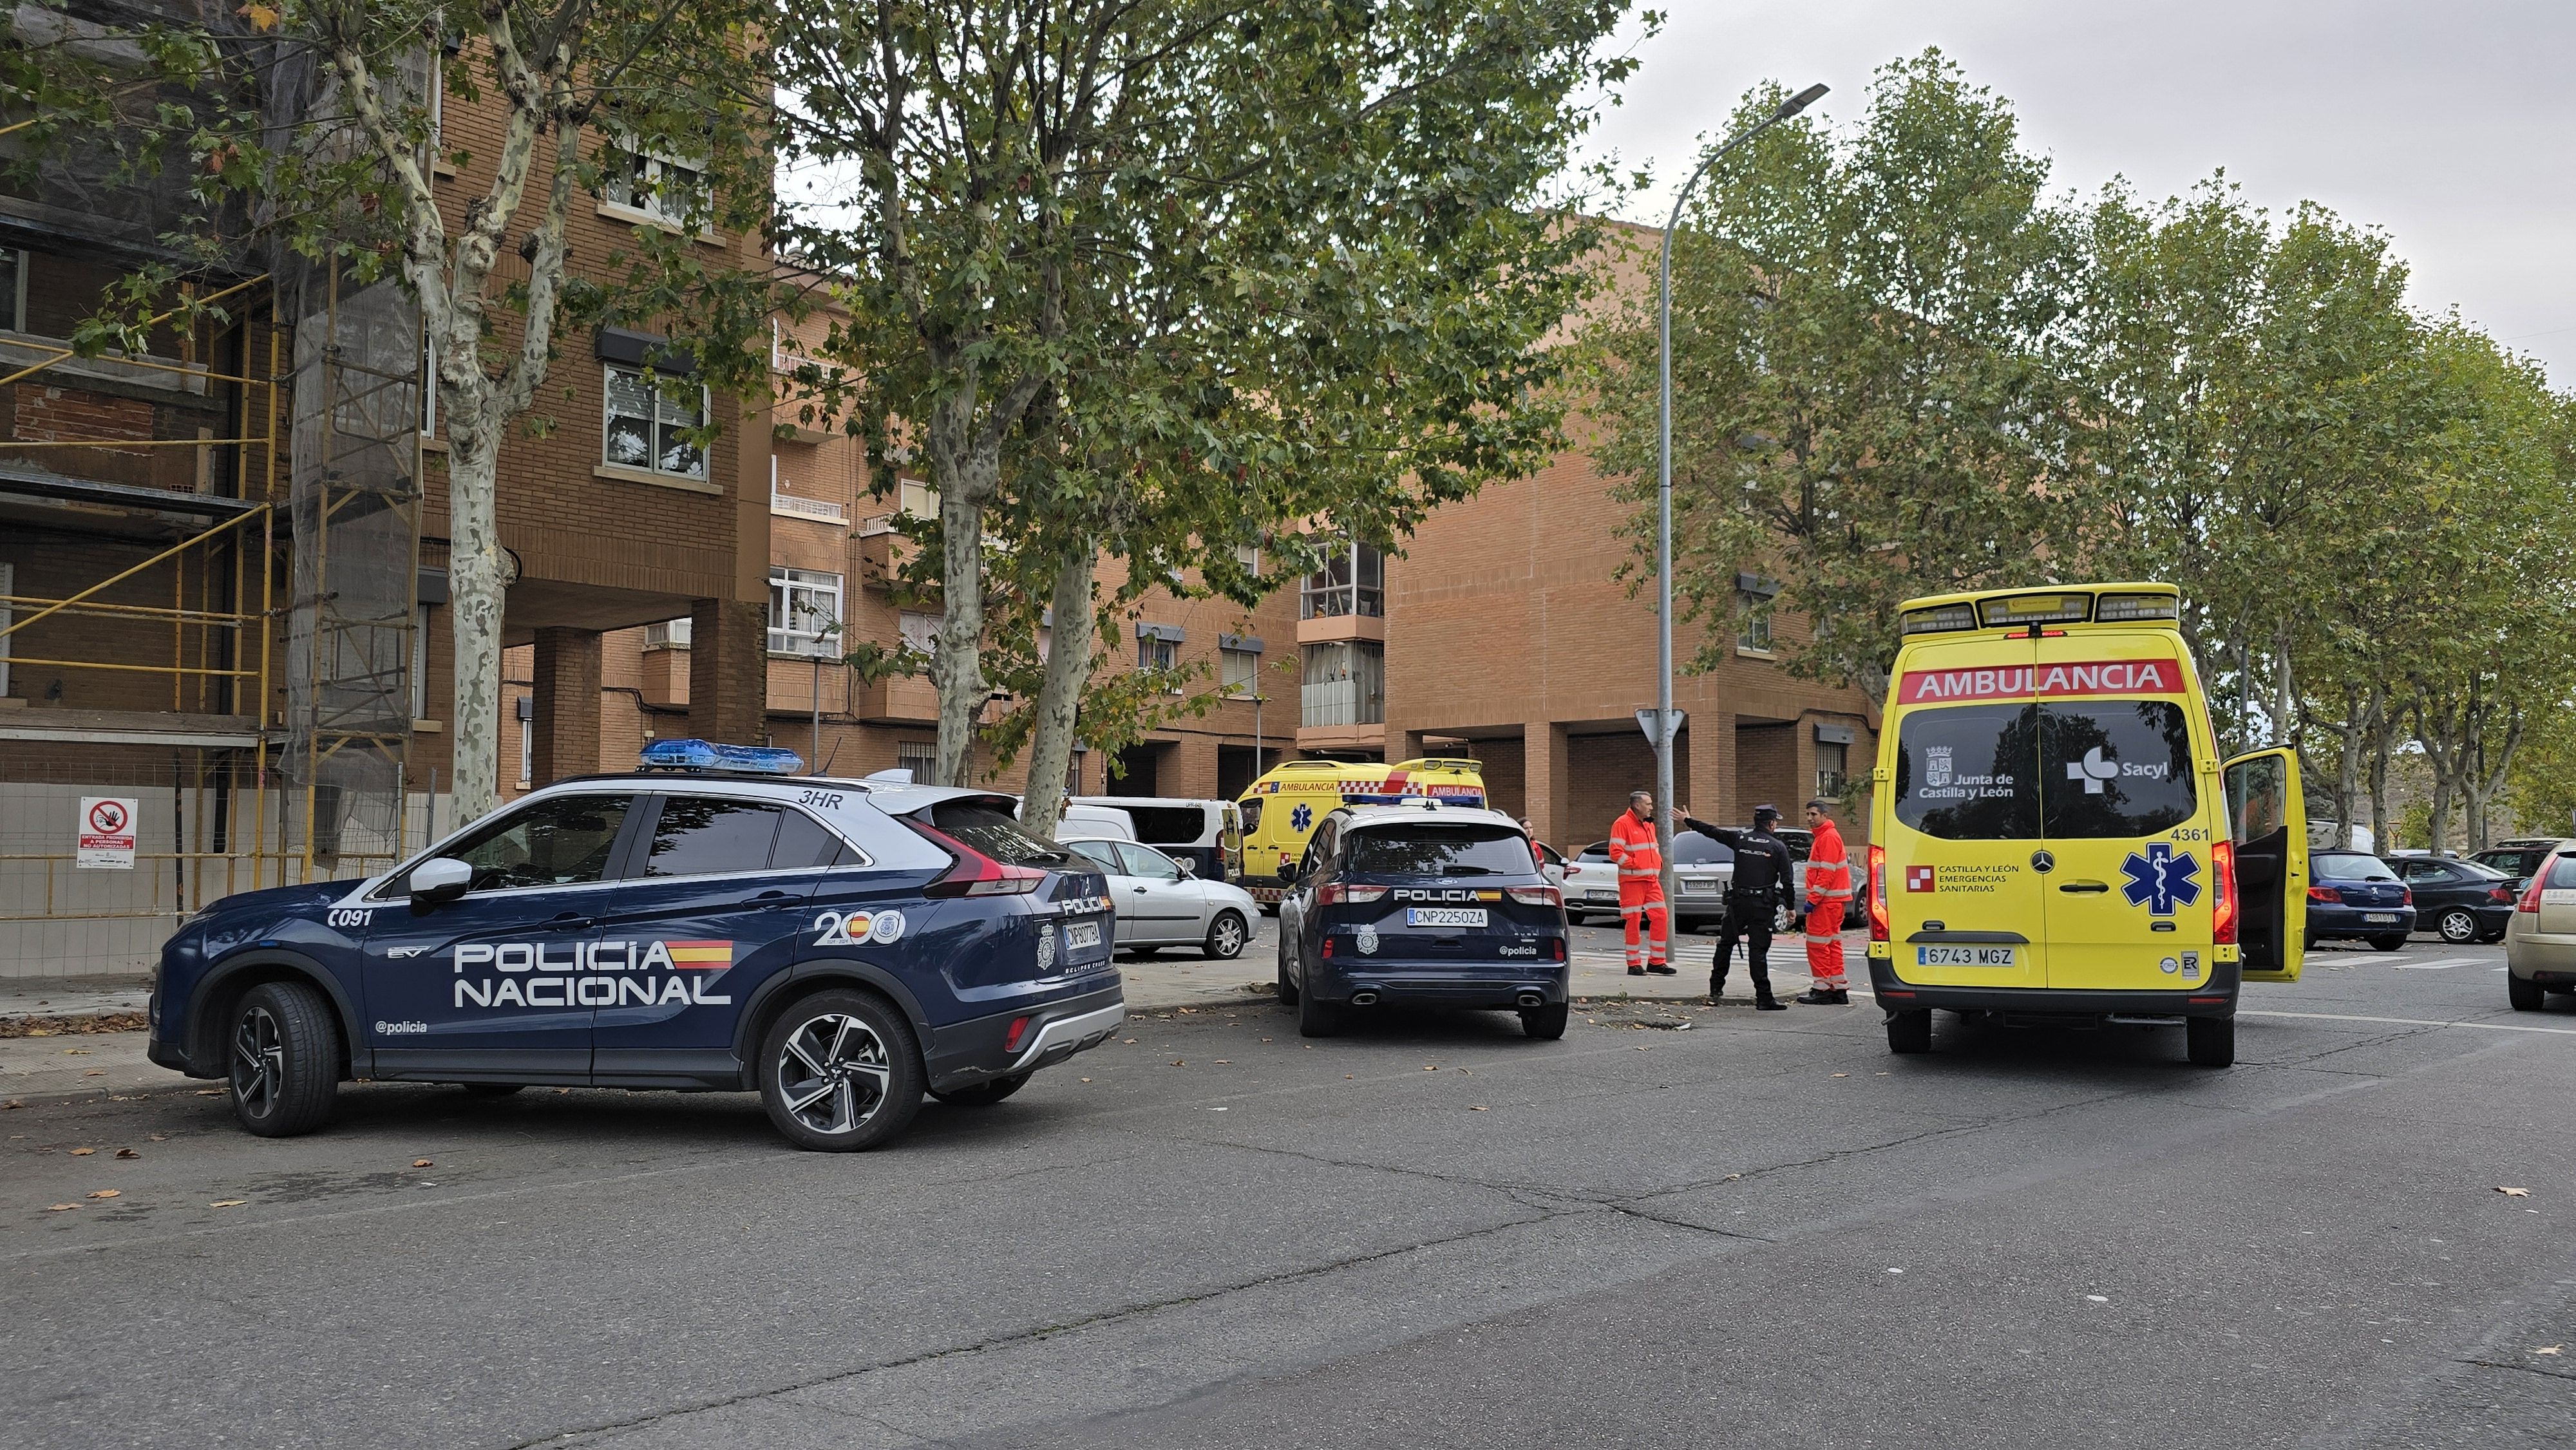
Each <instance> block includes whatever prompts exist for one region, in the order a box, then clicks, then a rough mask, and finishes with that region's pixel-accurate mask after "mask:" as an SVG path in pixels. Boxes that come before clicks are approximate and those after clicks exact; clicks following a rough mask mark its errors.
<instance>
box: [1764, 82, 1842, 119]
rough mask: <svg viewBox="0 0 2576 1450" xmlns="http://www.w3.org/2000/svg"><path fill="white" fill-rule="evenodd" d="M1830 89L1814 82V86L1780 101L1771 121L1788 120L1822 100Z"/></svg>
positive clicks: (1822, 83)
mask: <svg viewBox="0 0 2576 1450" xmlns="http://www.w3.org/2000/svg"><path fill="white" fill-rule="evenodd" d="M1831 89H1833V87H1831V86H1828V85H1826V84H1825V83H1824V82H1823V81H1818V82H1816V83H1815V84H1814V85H1812V86H1809V87H1807V88H1806V89H1805V90H1803V91H1800V92H1798V93H1797V94H1796V95H1794V96H1791V97H1790V98H1789V99H1787V100H1785V101H1782V102H1781V103H1780V109H1779V111H1778V112H1777V113H1776V114H1775V115H1773V117H1772V119H1773V120H1775V121H1785V120H1788V119H1789V118H1790V117H1791V116H1794V115H1796V114H1798V113H1799V112H1800V111H1803V110H1805V109H1807V108H1808V107H1809V106H1812V105H1814V104H1815V103H1816V102H1818V101H1820V100H1823V99H1824V95H1825V92H1827V91H1829V90H1831Z"/></svg>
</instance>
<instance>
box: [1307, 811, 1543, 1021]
mask: <svg viewBox="0 0 2576 1450" xmlns="http://www.w3.org/2000/svg"><path fill="white" fill-rule="evenodd" d="M1566 984H1567V965H1566V931H1565V902H1564V900H1563V898H1562V897H1561V896H1560V895H1559V893H1558V891H1557V888H1556V887H1555V886H1553V885H1551V884H1549V882H1548V880H1547V878H1546V877H1545V876H1544V875H1542V874H1541V873H1540V871H1539V867H1538V861H1537V858H1536V857H1535V856H1533V855H1532V854H1531V851H1530V841H1529V837H1528V836H1526V835H1524V834H1522V832H1521V829H1520V826H1519V825H1518V824H1517V823H1516V822H1514V821H1513V820H1512V818H1511V817H1509V816H1506V815H1504V814H1502V813H1501V812H1499V811H1488V810H1478V809H1474V808H1472V807H1471V808H1464V809H1461V808H1456V807H1449V806H1442V805H1439V804H1437V803H1435V802H1432V801H1430V800H1424V799H1413V798H1408V799H1405V800H1401V801H1396V802H1391V803H1363V804H1350V805H1345V806H1343V807H1341V808H1340V809H1338V810H1335V811H1333V812H1332V813H1331V814H1329V815H1327V816H1325V817H1324V820H1323V823H1322V824H1321V825H1319V826H1317V827H1316V828H1315V837H1314V840H1313V842H1312V843H1311V844H1309V845H1308V847H1307V849H1306V855H1305V858H1304V861H1303V862H1302V863H1301V864H1300V866H1299V867H1298V872H1297V875H1296V877H1295V879H1294V882H1293V884H1292V885H1291V886H1290V888H1289V890H1288V891H1287V892H1286V893H1285V894H1284V895H1283V896H1282V898H1281V900H1280V903H1279V1000H1280V1002H1281V1003H1282V1004H1283V1005H1286V1006H1292V1007H1295V1008H1296V1009H1297V1030H1298V1031H1299V1032H1300V1033H1302V1034H1303V1035H1305V1036H1308V1037H1323V1036H1329V1035H1330V1034H1332V1033H1333V1032H1334V1031H1336V1030H1338V1029H1339V1028H1340V1026H1341V1023H1342V1020H1343V1015H1344V1014H1345V1013H1346V1012H1347V1011H1349V1010H1351V1009H1354V1008H1363V1009H1364V1008H1368V1007H1373V1006H1376V1005H1378V1004H1379V1003H1397V1002H1409V1003H1419V1004H1436V1005H1440V1006H1449V1007H1467V1008H1484V1009H1489V1010H1509V1011H1517V1012H1518V1013H1520V1016H1521V1029H1522V1030H1523V1031H1524V1032H1527V1033H1528V1034H1529V1035H1530V1036H1532V1037H1536V1038H1543V1039H1553V1038H1558V1037H1563V1036H1564V1035H1565V1018H1566Z"/></svg>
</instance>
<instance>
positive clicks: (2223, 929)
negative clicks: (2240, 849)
mask: <svg viewBox="0 0 2576 1450" xmlns="http://www.w3.org/2000/svg"><path fill="white" fill-rule="evenodd" d="M2209 867H2210V875H2211V876H2212V877H2213V878H2214V879H2215V880H2216V882H2217V885H2218V901H2217V904H2216V905H2214V906H2212V907H2211V908H2210V911H2209V939H2210V940H2211V941H2212V942H2214V943H2216V944H2217V945H2219V946H2223V947H2232V946H2234V945H2236V843H2235V842H2233V841H2220V842H2218V843H2217V844H2216V845H2214V846H2211V847H2210V848H2209Z"/></svg>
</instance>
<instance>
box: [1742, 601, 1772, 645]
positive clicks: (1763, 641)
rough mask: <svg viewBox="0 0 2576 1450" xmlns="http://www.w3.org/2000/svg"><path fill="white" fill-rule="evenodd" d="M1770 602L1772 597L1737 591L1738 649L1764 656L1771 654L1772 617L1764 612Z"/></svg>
mask: <svg viewBox="0 0 2576 1450" xmlns="http://www.w3.org/2000/svg"><path fill="white" fill-rule="evenodd" d="M1770 602H1771V599H1770V596H1768V595H1765V594H1756V593H1754V592H1753V591H1752V590H1750V589H1739V590H1737V591H1735V617H1736V619H1737V620H1738V621H1739V624H1738V627H1737V629H1736V631H1735V647H1736V648H1737V649H1740V650H1746V651H1749V652H1751V653H1753V654H1764V655H1767V654H1769V653H1770V652H1771V616H1770V614H1769V613H1768V612H1767V611H1765V610H1764V606H1766V605H1768V604H1769V603H1770Z"/></svg>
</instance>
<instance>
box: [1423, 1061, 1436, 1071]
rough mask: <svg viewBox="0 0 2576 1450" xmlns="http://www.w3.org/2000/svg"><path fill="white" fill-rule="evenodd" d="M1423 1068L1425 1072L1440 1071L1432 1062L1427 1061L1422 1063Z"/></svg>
mask: <svg viewBox="0 0 2576 1450" xmlns="http://www.w3.org/2000/svg"><path fill="white" fill-rule="evenodd" d="M1422 1070H1423V1071H1424V1072H1438V1071H1439V1070H1440V1069H1438V1068H1436V1067H1433V1066H1432V1065H1431V1064H1430V1063H1427V1062H1426V1063H1424V1064H1422Z"/></svg>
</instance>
